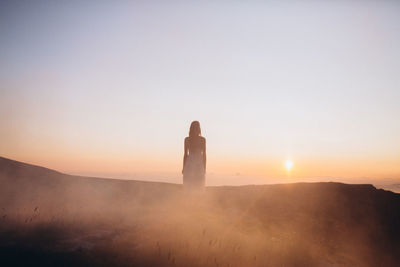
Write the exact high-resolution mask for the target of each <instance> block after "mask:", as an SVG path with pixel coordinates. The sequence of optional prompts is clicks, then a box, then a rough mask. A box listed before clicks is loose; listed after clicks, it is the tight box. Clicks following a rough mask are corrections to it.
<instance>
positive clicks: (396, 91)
mask: <svg viewBox="0 0 400 267" xmlns="http://www.w3.org/2000/svg"><path fill="white" fill-rule="evenodd" d="M333 2H334V3H333ZM398 14H400V2H398V1H244V2H242V1H168V3H167V2H166V1H1V2H0V124H1V127H0V156H3V157H8V158H12V159H15V160H20V161H25V162H29V163H33V164H37V165H41V166H46V167H48V168H52V169H56V170H59V171H62V172H66V173H73V174H84V175H86V174H87V175H90V174H93V175H97V176H106V177H118V176H119V177H121V176H125V177H131V176H130V175H136V176H135V177H137V175H139V176H140V175H142V176H140V177H153V176H155V177H162V175H161V174H163V175H164V177H167V176H168V175H169V176H171V177H172V176H173V177H180V176H179V174H180V171H181V169H182V158H183V140H184V138H185V136H187V134H188V130H189V126H190V123H191V121H193V120H199V121H200V124H201V127H202V133H203V136H204V137H205V138H206V139H207V159H208V164H207V173H208V174H210V175H211V176H212V175H214V176H218V175H221V176H223V175H227V176H229V175H231V176H234V177H235V178H234V179H241V180H242V182H243V183H246V179H247V178H246V177H258V178H257V179H259V180H258V181H259V182H261V183H263V182H266V183H267V182H268V181H270V180H268V179H271V178H279V177H281V178H284V179H291V177H297V178H302V177H303V178H306V177H344V178H348V179H356V178H360V177H369V178H378V179H384V178H400V138H399V137H400V123H399V122H400V121H399V115H400V105H399V100H400V75H399V71H400V49H398V48H399V47H400V16H398ZM288 159H290V160H292V162H293V168H292V169H291V170H290V172H289V171H287V170H286V169H285V161H287V160H288ZM166 174H168V175H166ZM146 175H147V176H146ZM157 175H159V176H157ZM160 175H161V176H160ZM143 179H145V178H143ZM321 179H323V178H321ZM161 180H162V179H161Z"/></svg>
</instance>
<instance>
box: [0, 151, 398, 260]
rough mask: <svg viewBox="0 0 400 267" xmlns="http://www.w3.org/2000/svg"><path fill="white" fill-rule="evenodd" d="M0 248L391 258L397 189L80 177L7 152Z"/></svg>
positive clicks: (72, 253)
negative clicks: (191, 188)
mask: <svg viewBox="0 0 400 267" xmlns="http://www.w3.org/2000/svg"><path fill="white" fill-rule="evenodd" d="M0 208H1V211H0V212H1V214H0V221H1V224H0V257H1V259H2V261H3V262H5V263H8V264H9V265H13V266H15V265H17V266H18V265H19V266H26V265H40V266H88V265H91V266H396V265H398V263H399V262H400V213H399V210H400V195H398V194H395V193H393V192H389V191H385V190H382V189H376V188H375V187H374V186H372V185H350V184H341V183H296V184H277V185H257V186H255V185H248V186H221V187H207V188H206V190H205V192H203V193H194V194H193V193H188V192H185V191H183V189H182V187H181V185H177V184H167V183H155V182H142V181H127V180H114V179H101V178H91V177H79V176H71V175H66V174H62V173H60V172H56V171H53V170H50V169H46V168H43V167H39V166H33V165H29V164H25V163H21V162H17V161H13V160H9V159H6V158H1V157H0Z"/></svg>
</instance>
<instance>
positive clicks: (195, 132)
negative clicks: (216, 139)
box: [189, 121, 201, 137]
mask: <svg viewBox="0 0 400 267" xmlns="http://www.w3.org/2000/svg"><path fill="white" fill-rule="evenodd" d="M199 135H201V129H200V122H198V121H193V122H192V124H190V130H189V137H192V136H199Z"/></svg>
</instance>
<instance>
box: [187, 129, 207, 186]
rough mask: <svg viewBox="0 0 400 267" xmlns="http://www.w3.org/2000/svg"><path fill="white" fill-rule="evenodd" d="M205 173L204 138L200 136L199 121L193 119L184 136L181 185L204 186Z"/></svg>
mask: <svg viewBox="0 0 400 267" xmlns="http://www.w3.org/2000/svg"><path fill="white" fill-rule="evenodd" d="M205 173H206V139H205V138H204V137H202V136H201V129H200V123H199V122H198V121H193V122H192V124H191V125H190V130H189V136H188V137H186V138H185V150H184V156H183V169H182V174H183V186H184V187H185V188H204V186H205Z"/></svg>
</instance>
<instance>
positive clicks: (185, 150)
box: [182, 138, 188, 174]
mask: <svg viewBox="0 0 400 267" xmlns="http://www.w3.org/2000/svg"><path fill="white" fill-rule="evenodd" d="M187 154H188V146H187V138H185V145H184V148H183V167H182V174H183V170H184V169H185V163H186V158H187Z"/></svg>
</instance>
